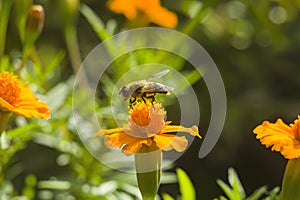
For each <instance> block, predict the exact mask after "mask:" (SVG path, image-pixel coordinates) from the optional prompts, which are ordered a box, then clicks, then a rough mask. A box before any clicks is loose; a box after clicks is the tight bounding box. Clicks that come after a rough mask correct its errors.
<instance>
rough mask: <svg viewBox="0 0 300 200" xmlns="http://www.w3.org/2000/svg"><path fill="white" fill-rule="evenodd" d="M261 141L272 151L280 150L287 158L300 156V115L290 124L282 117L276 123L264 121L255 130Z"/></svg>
mask: <svg viewBox="0 0 300 200" xmlns="http://www.w3.org/2000/svg"><path fill="white" fill-rule="evenodd" d="M253 132H254V133H255V134H256V135H257V136H256V138H257V139H260V142H261V143H262V144H264V145H266V146H267V147H270V146H272V151H280V153H281V154H282V155H283V156H284V157H285V158H287V159H293V158H300V115H298V119H296V120H295V121H294V124H290V125H289V126H288V125H287V124H285V123H284V122H283V121H282V120H281V119H277V121H276V123H270V122H268V121H264V122H263V123H262V124H261V125H259V126H257V127H256V128H255V129H254V131H253Z"/></svg>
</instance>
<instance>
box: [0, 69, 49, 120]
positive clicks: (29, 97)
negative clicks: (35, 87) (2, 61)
mask: <svg viewBox="0 0 300 200" xmlns="http://www.w3.org/2000/svg"><path fill="white" fill-rule="evenodd" d="M28 85H29V84H28V83H25V84H21V83H20V81H19V80H18V77H17V76H15V75H13V74H12V73H9V72H1V73H0V112H1V111H2V112H15V113H17V114H19V115H21V116H25V117H37V118H49V117H50V112H49V108H48V106H47V105H46V104H45V103H43V102H41V101H39V99H38V98H37V97H35V96H34V94H33V93H32V92H31V91H30V90H29V89H28Z"/></svg>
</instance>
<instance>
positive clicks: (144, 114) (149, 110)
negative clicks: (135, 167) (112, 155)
mask: <svg viewBox="0 0 300 200" xmlns="http://www.w3.org/2000/svg"><path fill="white" fill-rule="evenodd" d="M129 114H130V117H129V119H128V121H129V124H125V125H124V126H123V128H114V129H108V130H100V131H98V132H97V133H96V134H95V136H102V135H105V139H106V146H108V147H114V148H121V149H122V151H123V153H125V154H127V155H129V154H132V153H137V152H139V150H140V149H141V148H142V146H143V145H146V146H148V147H153V145H154V146H155V147H156V148H154V149H161V150H165V151H170V150H172V149H175V150H176V151H178V152H182V151H184V150H185V149H186V147H187V144H188V141H187V139H186V138H185V136H177V135H175V134H170V133H177V132H186V133H189V134H191V135H193V136H197V137H199V138H201V136H200V135H199V132H198V127H197V126H193V127H191V128H185V127H183V126H176V125H170V123H171V122H170V121H167V122H165V121H164V118H165V116H166V111H165V110H164V109H163V108H162V107H161V105H160V104H158V103H156V102H154V103H153V104H152V103H150V102H147V103H144V102H138V103H137V104H136V105H135V106H134V107H133V108H132V109H131V110H130V111H129Z"/></svg>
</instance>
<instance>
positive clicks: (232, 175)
mask: <svg viewBox="0 0 300 200" xmlns="http://www.w3.org/2000/svg"><path fill="white" fill-rule="evenodd" d="M228 181H229V183H230V185H231V187H232V189H233V194H234V199H244V198H245V196H246V194H245V190H244V188H243V186H242V184H241V182H240V180H239V177H238V175H237V173H236V172H235V171H234V169H233V168H229V169H228Z"/></svg>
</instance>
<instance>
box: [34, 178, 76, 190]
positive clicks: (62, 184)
mask: <svg viewBox="0 0 300 200" xmlns="http://www.w3.org/2000/svg"><path fill="white" fill-rule="evenodd" d="M38 187H39V188H41V189H53V190H68V189H70V188H71V183H70V182H68V181H58V180H50V181H39V182H38Z"/></svg>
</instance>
